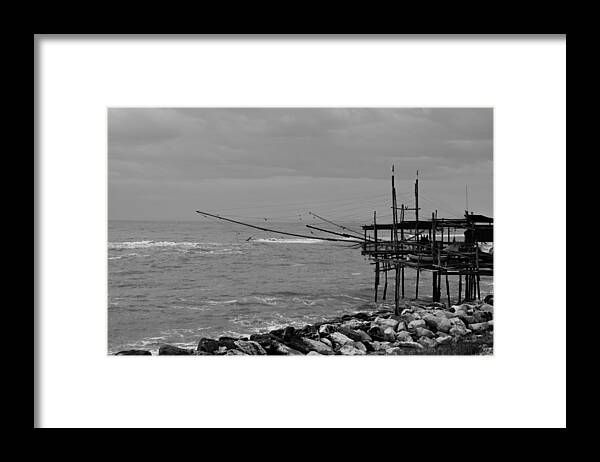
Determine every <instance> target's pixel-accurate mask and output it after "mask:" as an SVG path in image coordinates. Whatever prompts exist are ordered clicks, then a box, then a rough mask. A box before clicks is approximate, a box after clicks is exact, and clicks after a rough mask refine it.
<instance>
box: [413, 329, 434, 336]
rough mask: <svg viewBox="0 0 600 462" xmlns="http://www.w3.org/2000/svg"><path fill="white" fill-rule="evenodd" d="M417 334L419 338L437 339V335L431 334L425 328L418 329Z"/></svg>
mask: <svg viewBox="0 0 600 462" xmlns="http://www.w3.org/2000/svg"><path fill="white" fill-rule="evenodd" d="M415 334H416V335H417V337H428V338H434V337H435V334H434V333H433V332H431V331H430V330H429V329H425V328H424V327H417V328H416V329H415Z"/></svg>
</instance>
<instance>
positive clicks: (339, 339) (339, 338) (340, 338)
mask: <svg viewBox="0 0 600 462" xmlns="http://www.w3.org/2000/svg"><path fill="white" fill-rule="evenodd" d="M329 340H331V341H332V342H333V343H334V344H338V345H341V346H343V345H346V344H347V343H350V344H352V342H353V340H352V339H351V338H349V337H346V336H345V335H344V334H341V333H339V332H334V333H333V334H331V335H330V336H329Z"/></svg>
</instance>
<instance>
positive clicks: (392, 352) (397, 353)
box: [385, 347, 402, 355]
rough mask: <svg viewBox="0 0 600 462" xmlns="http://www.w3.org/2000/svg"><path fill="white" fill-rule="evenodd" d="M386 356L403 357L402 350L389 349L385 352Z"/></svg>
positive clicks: (396, 348)
mask: <svg viewBox="0 0 600 462" xmlns="http://www.w3.org/2000/svg"><path fill="white" fill-rule="evenodd" d="M385 354H386V355H401V354H402V348H399V347H392V348H388V349H387V350H385Z"/></svg>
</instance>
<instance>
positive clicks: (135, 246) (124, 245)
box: [108, 241, 233, 250]
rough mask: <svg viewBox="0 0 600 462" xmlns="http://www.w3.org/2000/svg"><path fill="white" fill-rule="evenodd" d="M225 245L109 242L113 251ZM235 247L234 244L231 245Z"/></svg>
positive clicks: (185, 242)
mask: <svg viewBox="0 0 600 462" xmlns="http://www.w3.org/2000/svg"><path fill="white" fill-rule="evenodd" d="M221 245H224V244H223V243H220V242H190V241H182V242H174V241H126V242H109V243H108V248H109V249H111V250H122V249H147V248H151V247H183V248H199V247H204V246H209V247H217V246H221ZM229 245H233V244H229Z"/></svg>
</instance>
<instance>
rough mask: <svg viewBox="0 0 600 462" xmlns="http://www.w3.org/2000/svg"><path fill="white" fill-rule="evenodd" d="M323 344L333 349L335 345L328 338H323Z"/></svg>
mask: <svg viewBox="0 0 600 462" xmlns="http://www.w3.org/2000/svg"><path fill="white" fill-rule="evenodd" d="M321 342H323V343H324V344H325V345H327V346H328V347H329V348H333V343H331V340H329V339H328V338H327V337H323V338H322V339H321Z"/></svg>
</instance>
